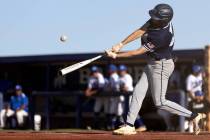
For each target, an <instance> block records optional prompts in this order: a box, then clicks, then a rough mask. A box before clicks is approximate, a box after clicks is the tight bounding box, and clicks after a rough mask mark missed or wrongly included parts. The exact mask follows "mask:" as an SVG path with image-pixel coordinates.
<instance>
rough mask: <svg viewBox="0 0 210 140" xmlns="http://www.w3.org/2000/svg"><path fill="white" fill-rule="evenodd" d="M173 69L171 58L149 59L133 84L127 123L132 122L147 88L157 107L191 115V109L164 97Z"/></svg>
mask: <svg viewBox="0 0 210 140" xmlns="http://www.w3.org/2000/svg"><path fill="white" fill-rule="evenodd" d="M173 70H174V62H173V60H172V59H168V60H166V59H162V60H160V61H154V60H151V61H149V62H148V65H147V66H146V67H145V68H144V71H143V73H142V75H141V78H140V80H139V81H138V83H137V84H136V86H135V89H134V93H133V95H132V99H131V103H130V106H129V111H128V115H127V123H130V124H134V122H135V120H136V117H137V115H138V113H139V110H140V108H141V105H142V102H143V100H144V97H145V95H146V93H147V90H148V88H150V90H151V93H152V98H153V101H154V104H155V106H157V107H158V108H159V109H163V110H166V111H169V112H171V113H173V114H177V115H181V116H185V117H191V115H192V112H191V111H189V110H187V109H185V108H184V107H182V106H180V105H178V104H177V103H174V102H172V101H169V100H167V99H166V98H165V96H166V91H167V86H168V80H169V77H170V75H171V74H172V72H173Z"/></svg>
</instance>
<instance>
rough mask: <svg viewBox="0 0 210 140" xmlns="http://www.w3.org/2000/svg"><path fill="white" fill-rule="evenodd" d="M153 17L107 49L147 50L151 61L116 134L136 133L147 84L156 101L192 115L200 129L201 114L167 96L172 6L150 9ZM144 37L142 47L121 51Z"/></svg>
mask: <svg viewBox="0 0 210 140" xmlns="http://www.w3.org/2000/svg"><path fill="white" fill-rule="evenodd" d="M149 15H150V17H151V19H150V20H149V21H147V22H146V23H145V24H144V25H143V26H142V27H141V28H140V29H138V30H137V31H135V32H134V33H132V34H131V35H129V36H128V37H127V38H126V39H125V40H123V41H122V42H121V43H119V44H117V45H115V46H113V47H112V51H106V53H107V55H108V56H109V57H112V58H114V59H116V58H118V57H130V56H135V55H141V54H144V53H147V55H148V56H149V61H148V64H147V66H146V67H145V69H144V71H143V73H142V76H141V78H140V80H139V82H138V83H137V85H136V86H135V89H134V93H133V96H132V100H131V104H130V109H129V112H128V115H127V120H126V125H125V126H124V127H121V128H119V129H117V130H115V131H114V132H113V133H114V134H120V135H131V134H136V131H135V128H134V122H135V120H136V117H137V115H138V112H139V109H140V108H141V105H142V102H143V99H144V97H145V95H146V92H147V90H148V87H150V89H151V93H152V97H153V101H154V104H155V105H156V106H157V107H158V108H159V109H163V110H166V111H169V112H170V113H173V114H177V115H182V116H185V117H187V118H190V119H191V120H192V121H193V124H194V126H195V134H198V133H199V132H200V129H199V126H198V122H199V120H200V119H201V118H202V115H201V114H197V113H192V112H191V111H189V110H187V109H185V108H184V107H182V106H180V105H178V104H176V103H174V102H172V101H169V100H167V99H166V98H165V95H166V91H167V86H168V79H169V77H170V75H171V73H172V72H173V70H174V62H173V60H172V51H173V46H174V32H173V26H172V24H171V22H170V21H171V19H172V17H173V9H172V8H171V6H169V5H168V4H158V5H157V6H155V8H154V9H152V10H150V11H149ZM141 36H142V47H140V48H139V49H137V50H133V51H128V52H123V53H118V52H119V51H120V49H121V48H122V47H123V46H124V45H126V44H127V43H129V42H131V41H133V40H135V39H137V38H139V37H141Z"/></svg>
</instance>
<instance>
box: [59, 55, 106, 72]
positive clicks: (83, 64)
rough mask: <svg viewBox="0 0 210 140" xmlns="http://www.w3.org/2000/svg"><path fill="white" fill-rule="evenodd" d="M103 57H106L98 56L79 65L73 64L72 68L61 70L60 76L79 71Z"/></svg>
mask: <svg viewBox="0 0 210 140" xmlns="http://www.w3.org/2000/svg"><path fill="white" fill-rule="evenodd" d="M102 56H104V55H98V56H96V57H93V58H91V59H87V60H84V61H81V62H79V63H76V64H73V65H71V66H68V67H66V68H64V69H61V70H60V74H61V75H66V74H67V73H70V72H73V71H75V70H77V69H79V68H81V67H84V66H86V65H87V64H89V63H91V62H93V61H95V60H98V59H100V58H101V57H102Z"/></svg>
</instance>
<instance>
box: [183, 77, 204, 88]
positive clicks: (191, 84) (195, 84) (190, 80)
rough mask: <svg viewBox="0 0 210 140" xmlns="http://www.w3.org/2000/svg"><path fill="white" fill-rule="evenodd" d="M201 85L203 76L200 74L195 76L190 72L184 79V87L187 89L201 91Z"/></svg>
mask: <svg viewBox="0 0 210 140" xmlns="http://www.w3.org/2000/svg"><path fill="white" fill-rule="evenodd" d="M202 85H203V78H202V75H201V74H200V75H198V76H195V75H193V74H190V75H189V76H188V77H187V80H186V89H187V91H192V92H196V91H202Z"/></svg>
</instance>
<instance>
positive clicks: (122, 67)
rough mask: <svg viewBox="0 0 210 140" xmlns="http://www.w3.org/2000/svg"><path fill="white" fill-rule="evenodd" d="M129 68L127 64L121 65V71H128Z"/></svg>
mask: <svg viewBox="0 0 210 140" xmlns="http://www.w3.org/2000/svg"><path fill="white" fill-rule="evenodd" d="M127 69H128V68H127V67H126V66H125V65H120V66H119V71H126V70H127Z"/></svg>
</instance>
